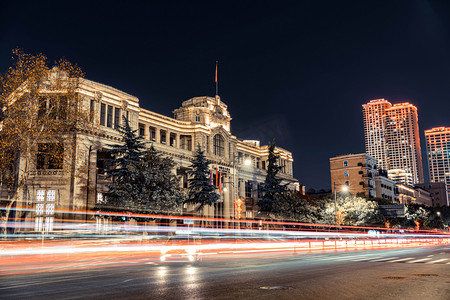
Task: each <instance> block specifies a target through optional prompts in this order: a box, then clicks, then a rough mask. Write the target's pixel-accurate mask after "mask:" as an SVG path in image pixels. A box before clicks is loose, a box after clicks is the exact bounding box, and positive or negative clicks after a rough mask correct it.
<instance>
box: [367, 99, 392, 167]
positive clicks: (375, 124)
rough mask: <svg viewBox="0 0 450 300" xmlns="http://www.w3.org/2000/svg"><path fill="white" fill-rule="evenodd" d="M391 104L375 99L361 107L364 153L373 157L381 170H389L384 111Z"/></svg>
mask: <svg viewBox="0 0 450 300" xmlns="http://www.w3.org/2000/svg"><path fill="white" fill-rule="evenodd" d="M391 107H392V104H391V103H390V102H389V101H387V100H385V99H375V100H371V101H369V102H368V103H366V104H364V105H363V120H364V136H365V146H366V153H367V154H369V155H370V156H372V157H374V158H375V159H376V160H377V162H378V166H379V168H381V169H384V170H387V169H389V165H388V158H387V142H386V124H387V122H386V109H389V108H391Z"/></svg>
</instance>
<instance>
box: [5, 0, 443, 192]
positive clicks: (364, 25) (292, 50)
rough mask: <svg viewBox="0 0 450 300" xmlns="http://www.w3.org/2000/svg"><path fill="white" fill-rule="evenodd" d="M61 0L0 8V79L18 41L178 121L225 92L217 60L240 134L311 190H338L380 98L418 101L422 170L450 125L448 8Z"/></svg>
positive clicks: (428, 4)
mask: <svg viewBox="0 0 450 300" xmlns="http://www.w3.org/2000/svg"><path fill="white" fill-rule="evenodd" d="M64 2H65V1H58V2H53V3H50V2H48V1H32V2H28V3H27V2H26V1H10V2H8V1H6V2H5V1H2V4H0V72H5V71H6V70H7V68H8V67H9V66H10V65H11V50H12V49H13V48H16V47H21V48H23V49H24V50H25V51H26V52H29V53H37V52H42V53H44V54H46V55H47V56H48V58H49V60H50V61H54V60H56V59H58V58H60V57H65V58H66V59H68V60H69V61H71V62H73V63H77V64H78V65H80V66H81V68H82V69H83V70H84V71H85V72H86V78H87V79H90V80H93V81H96V82H101V83H104V84H107V85H110V86H112V87H114V88H117V89H119V90H122V91H124V92H127V93H129V94H132V95H134V96H137V97H138V98H139V99H140V105H141V107H144V108H146V109H148V110H151V111H154V112H157V113H161V114H164V115H167V116H172V110H174V109H176V108H178V107H179V106H181V102H182V101H184V100H187V99H189V98H191V97H195V96H204V95H208V96H213V95H214V91H215V87H214V68H215V61H216V60H218V61H219V94H220V96H221V99H222V101H223V102H225V103H226V104H227V105H228V108H229V111H230V113H231V117H232V118H233V120H232V121H231V126H232V133H233V134H234V135H236V136H237V137H238V138H241V139H259V140H261V142H262V143H267V142H268V141H270V140H272V138H273V137H276V143H277V145H278V146H280V147H282V148H285V149H288V150H290V151H291V152H292V153H293V155H294V160H295V163H294V173H295V174H294V176H295V177H296V178H297V179H298V180H299V181H300V183H301V184H305V185H306V188H307V189H308V188H310V187H313V188H316V189H317V188H329V187H330V183H329V181H330V179H329V178H330V173H329V161H328V159H329V157H333V156H336V155H340V154H348V153H360V152H364V132H363V119H362V107H361V105H362V104H364V103H366V102H367V101H369V100H371V99H376V98H385V99H388V100H389V101H391V103H397V102H404V101H408V102H411V103H413V104H414V105H416V106H417V107H418V109H419V127H420V132H421V140H422V141H421V142H422V155H423V159H424V167H425V170H426V171H425V173H428V171H427V165H426V155H425V141H424V134H423V131H424V130H425V129H429V128H432V127H436V126H447V127H448V126H450V101H449V94H450V2H449V1H425V0H422V1H419V0H416V1H415V0H407V1H395V0H390V1H363V0H359V1H293V2H284V1H273V0H272V1H252V2H246V1H237V2H232V1H223V2H220V1H204V2H200V1H185V2H181V1H180V2H178V1H123V2H119V1H104V2H99V1H90V2H82V1H67V4H63V3H64ZM147 2H148V3H147ZM153 2H157V3H155V4H152V3H153ZM220 3H222V4H220Z"/></svg>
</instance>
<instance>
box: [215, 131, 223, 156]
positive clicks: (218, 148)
mask: <svg viewBox="0 0 450 300" xmlns="http://www.w3.org/2000/svg"><path fill="white" fill-rule="evenodd" d="M224 154H225V141H224V139H223V137H222V136H221V135H220V134H216V135H215V136H214V155H218V156H224Z"/></svg>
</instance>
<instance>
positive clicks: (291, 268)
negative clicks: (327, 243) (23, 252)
mask: <svg viewBox="0 0 450 300" xmlns="http://www.w3.org/2000/svg"><path fill="white" fill-rule="evenodd" d="M123 255H124V257H122V258H121V259H120V260H117V259H118V258H117V257H114V259H115V261H114V263H113V262H112V260H109V259H108V257H101V256H97V257H95V259H93V258H91V259H85V261H83V260H77V261H75V262H73V263H72V264H71V265H70V264H69V265H68V264H67V262H65V263H64V264H63V265H55V266H52V268H51V269H45V270H44V269H42V271H35V272H14V268H12V267H11V266H10V269H8V271H5V270H6V269H5V268H6V267H5V268H4V269H3V272H2V266H0V299H277V300H278V299H445V300H448V299H450V247H448V245H447V246H438V247H427V248H407V249H404V248H403V249H392V250H369V251H348V252H328V253H312V254H298V253H297V254H283V255H281V254H276V255H275V254H270V255H267V254H266V255H260V254H259V255H253V256H251V257H249V256H232V255H229V256H216V257H205V258H204V259H203V260H202V261H200V262H197V263H195V264H193V263H187V262H167V263H159V262H154V261H151V260H146V259H145V257H139V258H135V259H133V257H132V255H130V254H123ZM18 259H20V258H18ZM119 262H120V263H119ZM26 263H27V262H26V261H23V264H26ZM47 263H49V262H47ZM42 264H45V263H42ZM19 265H20V262H17V263H16V267H17V266H19ZM18 269H20V268H18Z"/></svg>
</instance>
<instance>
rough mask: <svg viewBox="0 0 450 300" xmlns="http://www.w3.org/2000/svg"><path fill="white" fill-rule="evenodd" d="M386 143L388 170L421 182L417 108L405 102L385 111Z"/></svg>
mask: <svg viewBox="0 0 450 300" xmlns="http://www.w3.org/2000/svg"><path fill="white" fill-rule="evenodd" d="M386 141H387V149H388V151H387V157H388V165H389V170H396V169H401V170H404V171H405V172H406V173H411V175H412V182H405V183H406V184H410V185H411V184H415V183H419V182H423V166H422V154H421V152H420V136H419V121H418V117H417V107H415V106H414V105H412V104H410V103H408V102H405V103H398V104H394V105H393V106H392V107H390V108H388V109H386Z"/></svg>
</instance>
